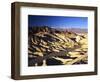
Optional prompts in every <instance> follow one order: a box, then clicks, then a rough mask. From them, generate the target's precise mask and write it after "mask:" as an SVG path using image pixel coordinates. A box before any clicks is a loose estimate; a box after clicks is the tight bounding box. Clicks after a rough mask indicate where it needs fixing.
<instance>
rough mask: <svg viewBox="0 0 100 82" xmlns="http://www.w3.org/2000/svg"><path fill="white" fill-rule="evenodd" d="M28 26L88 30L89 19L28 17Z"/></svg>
mask: <svg viewBox="0 0 100 82" xmlns="http://www.w3.org/2000/svg"><path fill="white" fill-rule="evenodd" d="M28 26H29V27H30V26H31V27H32V26H50V27H55V28H82V29H87V28H88V18H87V17H70V16H42V15H28Z"/></svg>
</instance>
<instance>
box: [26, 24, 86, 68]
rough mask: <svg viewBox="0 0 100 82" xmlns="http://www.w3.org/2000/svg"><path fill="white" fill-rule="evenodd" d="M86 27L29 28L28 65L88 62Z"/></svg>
mask: <svg viewBox="0 0 100 82" xmlns="http://www.w3.org/2000/svg"><path fill="white" fill-rule="evenodd" d="M87 52H88V39H87V30H86V29H73V28H71V29H55V28H51V27H49V26H34V27H29V29H28V66H53V65H79V64H87V63H88V54H87Z"/></svg>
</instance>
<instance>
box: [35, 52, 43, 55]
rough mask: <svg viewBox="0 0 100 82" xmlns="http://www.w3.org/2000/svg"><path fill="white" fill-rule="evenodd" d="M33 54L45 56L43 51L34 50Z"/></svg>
mask: <svg viewBox="0 0 100 82" xmlns="http://www.w3.org/2000/svg"><path fill="white" fill-rule="evenodd" d="M33 54H36V55H39V56H43V53H42V52H34V53H33Z"/></svg>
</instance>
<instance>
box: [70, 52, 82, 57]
mask: <svg viewBox="0 0 100 82" xmlns="http://www.w3.org/2000/svg"><path fill="white" fill-rule="evenodd" d="M69 54H70V57H80V56H81V55H80V53H79V52H69Z"/></svg>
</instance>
